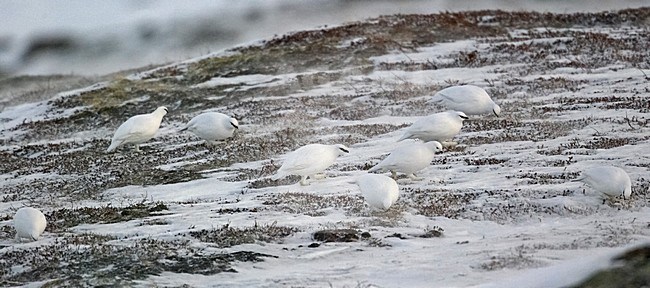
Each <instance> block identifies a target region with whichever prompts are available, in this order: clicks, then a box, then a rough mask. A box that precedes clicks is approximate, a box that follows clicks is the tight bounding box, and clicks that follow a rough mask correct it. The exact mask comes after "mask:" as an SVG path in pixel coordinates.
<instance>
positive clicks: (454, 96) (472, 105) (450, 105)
mask: <svg viewBox="0 0 650 288" xmlns="http://www.w3.org/2000/svg"><path fill="white" fill-rule="evenodd" d="M431 101H433V102H436V103H439V104H441V105H443V106H445V107H447V109H450V110H455V111H461V112H464V113H465V114H467V115H486V114H494V115H496V116H499V114H501V107H499V105H497V104H496V103H494V101H492V98H490V95H488V93H487V92H486V91H485V90H484V89H483V88H481V87H478V86H474V85H461V86H452V87H449V88H445V89H442V90H440V91H438V93H436V94H435V95H433V97H432V98H431Z"/></svg>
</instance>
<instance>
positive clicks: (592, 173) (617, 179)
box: [573, 166, 632, 199]
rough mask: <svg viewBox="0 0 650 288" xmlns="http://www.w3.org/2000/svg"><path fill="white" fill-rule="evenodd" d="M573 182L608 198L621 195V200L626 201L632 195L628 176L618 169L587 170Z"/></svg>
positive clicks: (601, 167) (609, 167)
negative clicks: (583, 184)
mask: <svg viewBox="0 0 650 288" xmlns="http://www.w3.org/2000/svg"><path fill="white" fill-rule="evenodd" d="M573 181H579V182H582V183H585V184H587V185H589V186H590V187H591V188H593V189H594V190H596V191H597V192H600V193H603V194H605V195H608V196H610V197H616V196H620V195H623V199H628V198H629V197H630V194H632V181H631V180H630V176H628V175H627V173H626V172H625V170H623V169H621V168H618V167H613V166H600V167H592V168H588V169H586V170H585V171H583V172H582V174H581V175H580V177H578V178H576V179H575V180H573Z"/></svg>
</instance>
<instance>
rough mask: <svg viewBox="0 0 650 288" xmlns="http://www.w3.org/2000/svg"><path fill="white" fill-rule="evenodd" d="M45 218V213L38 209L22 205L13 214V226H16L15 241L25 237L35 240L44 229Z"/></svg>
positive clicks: (45, 224)
mask: <svg viewBox="0 0 650 288" xmlns="http://www.w3.org/2000/svg"><path fill="white" fill-rule="evenodd" d="M45 226H47V220H45V215H43V213H42V212H41V211H39V210H38V209H35V208H32V207H23V208H20V209H18V211H16V215H14V228H16V241H20V240H21V239H27V240H29V241H36V240H38V237H40V236H41V234H43V231H45Z"/></svg>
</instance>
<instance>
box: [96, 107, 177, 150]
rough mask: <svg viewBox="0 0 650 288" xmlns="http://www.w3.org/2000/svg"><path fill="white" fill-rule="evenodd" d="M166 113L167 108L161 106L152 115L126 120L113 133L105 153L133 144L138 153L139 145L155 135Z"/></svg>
mask: <svg viewBox="0 0 650 288" xmlns="http://www.w3.org/2000/svg"><path fill="white" fill-rule="evenodd" d="M167 111H168V110H167V107H164V106H161V107H158V108H157V109H156V110H155V111H153V112H152V113H149V114H141V115H136V116H133V117H131V118H129V119H128V120H126V122H124V123H122V125H120V127H118V128H117V130H116V131H115V135H113V140H111V146H109V147H108V149H107V150H106V152H112V151H114V150H115V149H117V147H120V146H122V145H126V144H135V151H140V144H141V143H144V142H146V141H148V140H149V139H151V138H153V136H154V135H156V132H158V128H160V122H161V121H162V118H163V116H165V115H166V114H167Z"/></svg>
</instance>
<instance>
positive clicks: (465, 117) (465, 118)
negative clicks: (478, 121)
mask: <svg viewBox="0 0 650 288" xmlns="http://www.w3.org/2000/svg"><path fill="white" fill-rule="evenodd" d="M458 116H460V118H463V119H464V120H467V119H469V117H467V116H463V115H458Z"/></svg>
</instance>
